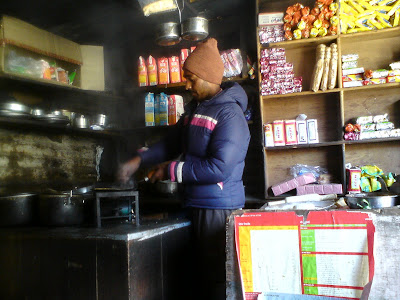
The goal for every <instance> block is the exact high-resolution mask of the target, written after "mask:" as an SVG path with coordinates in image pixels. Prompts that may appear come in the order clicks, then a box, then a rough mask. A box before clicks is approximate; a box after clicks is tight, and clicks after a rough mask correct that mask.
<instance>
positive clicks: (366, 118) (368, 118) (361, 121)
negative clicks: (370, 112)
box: [356, 116, 374, 125]
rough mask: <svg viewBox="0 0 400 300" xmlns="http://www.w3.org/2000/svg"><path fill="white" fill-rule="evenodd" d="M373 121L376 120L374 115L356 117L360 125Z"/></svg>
mask: <svg viewBox="0 0 400 300" xmlns="http://www.w3.org/2000/svg"><path fill="white" fill-rule="evenodd" d="M372 122H374V118H373V116H364V117H358V118H357V119H356V124H360V125H363V124H367V123H372Z"/></svg>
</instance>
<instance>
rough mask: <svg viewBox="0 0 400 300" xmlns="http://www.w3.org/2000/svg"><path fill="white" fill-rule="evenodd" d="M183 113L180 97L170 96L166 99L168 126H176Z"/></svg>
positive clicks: (181, 98)
mask: <svg viewBox="0 0 400 300" xmlns="http://www.w3.org/2000/svg"><path fill="white" fill-rule="evenodd" d="M184 112H185V111H184V108H183V97H182V96H180V95H170V96H169V98H168V124H169V125H174V124H176V122H178V120H179V118H180V117H181V116H182V115H183V113H184Z"/></svg>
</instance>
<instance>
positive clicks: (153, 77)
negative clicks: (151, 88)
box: [147, 55, 158, 85]
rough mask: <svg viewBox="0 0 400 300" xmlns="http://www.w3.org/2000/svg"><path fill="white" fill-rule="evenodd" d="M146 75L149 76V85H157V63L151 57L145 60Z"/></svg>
mask: <svg viewBox="0 0 400 300" xmlns="http://www.w3.org/2000/svg"><path fill="white" fill-rule="evenodd" d="M147 74H148V76H149V85H157V84H158V78H157V62H156V60H155V59H154V57H153V56H151V55H150V56H149V58H148V59H147Z"/></svg>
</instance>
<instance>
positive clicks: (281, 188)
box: [271, 173, 316, 196]
mask: <svg viewBox="0 0 400 300" xmlns="http://www.w3.org/2000/svg"><path fill="white" fill-rule="evenodd" d="M315 181H316V178H315V176H314V174H313V173H305V174H303V175H299V176H297V177H295V178H292V179H290V180H287V181H284V182H281V183H278V184H275V185H273V186H272V187H271V189H272V192H273V193H274V195H275V196H279V195H282V194H283V193H286V192H288V191H291V190H293V189H295V188H297V187H298V186H302V185H306V184H308V183H313V182H315Z"/></svg>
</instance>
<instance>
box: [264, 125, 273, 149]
mask: <svg viewBox="0 0 400 300" xmlns="http://www.w3.org/2000/svg"><path fill="white" fill-rule="evenodd" d="M274 145H275V144H274V130H273V126H272V124H271V123H268V124H264V147H274Z"/></svg>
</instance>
